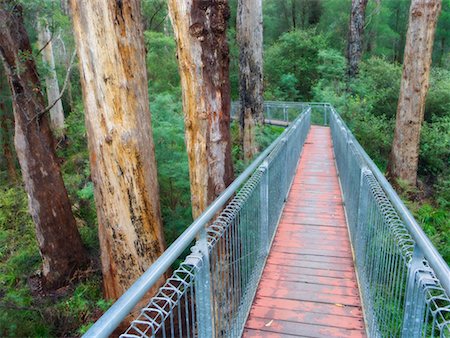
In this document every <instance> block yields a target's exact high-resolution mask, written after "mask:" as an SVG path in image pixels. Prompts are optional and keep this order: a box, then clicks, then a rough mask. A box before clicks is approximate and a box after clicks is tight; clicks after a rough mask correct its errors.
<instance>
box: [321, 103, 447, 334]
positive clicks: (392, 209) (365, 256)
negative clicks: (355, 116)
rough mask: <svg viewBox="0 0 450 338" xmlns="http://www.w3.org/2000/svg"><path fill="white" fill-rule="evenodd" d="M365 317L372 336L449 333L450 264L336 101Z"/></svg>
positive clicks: (339, 159) (333, 122)
mask: <svg viewBox="0 0 450 338" xmlns="http://www.w3.org/2000/svg"><path fill="white" fill-rule="evenodd" d="M322 109H323V110H324V111H325V110H328V112H329V115H330V119H329V120H330V126H331V133H332V138H333V145H334V152H335V158H336V164H337V168H338V173H339V178H340V182H341V186H342V194H343V199H344V204H345V210H346V215H347V222H348V227H349V233H350V238H351V242H352V247H353V250H354V252H355V265H356V272H357V275H358V280H359V285H360V292H361V296H362V301H363V306H364V307H363V310H364V314H365V322H366V326H367V331H368V335H369V336H373V337H385V336H389V337H399V336H401V337H404V338H410V337H435V336H439V337H450V297H449V296H450V292H449V283H448V282H449V278H450V268H449V267H448V265H447V264H446V263H445V261H444V260H443V259H442V257H441V255H440V254H439V252H438V251H437V250H436V248H435V247H434V245H433V244H432V243H431V241H430V240H429V239H428V238H427V237H426V235H425V233H424V232H423V230H422V229H421V228H420V226H419V225H418V224H417V222H416V220H415V219H414V217H413V216H412V215H411V213H410V212H409V210H408V209H407V208H406V206H405V205H404V204H403V202H402V201H401V199H400V198H399V196H398V195H397V193H396V192H395V191H394V190H393V188H392V186H391V185H390V184H389V183H388V181H387V180H386V178H385V177H384V175H383V174H382V173H381V171H380V170H379V169H378V167H377V166H376V165H375V163H374V162H373V161H372V160H371V159H370V157H369V156H368V155H367V153H366V152H365V151H364V149H363V148H362V147H361V145H360V144H359V143H358V141H357V140H356V138H355V137H354V136H353V135H352V133H351V132H350V130H349V128H348V127H347V126H346V124H345V123H344V121H343V120H342V118H341V117H340V115H339V114H338V112H337V111H336V110H335V109H334V108H333V107H332V106H331V105H329V104H324V105H323V108H322Z"/></svg>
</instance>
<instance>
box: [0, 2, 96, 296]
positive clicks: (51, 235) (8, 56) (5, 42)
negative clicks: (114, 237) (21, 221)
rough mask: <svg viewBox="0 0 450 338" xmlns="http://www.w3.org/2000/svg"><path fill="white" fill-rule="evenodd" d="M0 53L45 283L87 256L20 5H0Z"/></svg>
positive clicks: (55, 282)
mask: <svg viewBox="0 0 450 338" xmlns="http://www.w3.org/2000/svg"><path fill="white" fill-rule="evenodd" d="M0 22H1V23H2V29H1V30H0V53H1V56H2V57H3V61H4V66H5V70H6V74H7V77H8V82H9V85H10V88H11V92H12V95H13V110H14V118H15V138H14V141H15V147H16V153H17V157H18V159H19V163H20V167H21V169H22V175H23V181H24V183H25V189H26V191H27V193H28V198H29V207H30V213H31V216H32V217H33V220H34V223H35V224H36V235H37V239H38V243H39V249H40V252H41V255H42V258H43V263H44V266H43V275H44V282H45V285H46V286H47V287H51V288H53V287H57V286H59V285H61V284H62V283H64V282H65V281H67V279H68V278H69V277H70V276H71V275H72V274H73V273H74V272H75V270H76V269H77V268H79V267H81V266H83V265H84V264H85V263H86V262H87V256H86V252H85V249H84V247H83V245H82V243H81V238H80V235H79V233H78V229H77V226H76V222H75V218H74V217H73V214H72V210H71V205H70V202H69V198H68V196H67V191H66V188H65V186H64V182H63V180H62V176H61V171H60V168H59V165H58V159H57V157H56V154H55V152H54V144H53V143H54V141H53V136H52V132H51V130H50V125H49V121H48V117H47V114H40V113H41V112H43V110H44V108H45V105H44V97H43V95H42V92H41V90H40V88H39V78H38V74H37V70H36V65H35V62H34V60H33V59H32V57H31V55H32V51H31V46H30V41H29V39H28V34H27V32H26V30H25V27H24V23H23V18H22V11H21V7H20V5H16V4H15V2H13V1H3V2H2V3H1V5H0Z"/></svg>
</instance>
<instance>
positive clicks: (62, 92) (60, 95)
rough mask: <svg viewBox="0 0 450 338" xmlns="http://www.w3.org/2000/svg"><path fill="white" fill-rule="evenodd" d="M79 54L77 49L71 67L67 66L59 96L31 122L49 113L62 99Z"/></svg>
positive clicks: (71, 59) (71, 60)
mask: <svg viewBox="0 0 450 338" xmlns="http://www.w3.org/2000/svg"><path fill="white" fill-rule="evenodd" d="M76 55H77V53H76V51H75V50H74V51H73V54H72V57H71V58H70V63H69V67H68V68H67V73H66V78H65V79H64V84H63V87H62V89H61V91H60V94H59V96H58V97H57V98H56V100H55V101H53V102H52V103H51V104H49V105H48V106H47V107H45V108H44V109H43V110H41V111H40V112H39V113H37V114H36V115H35V116H34V117H33V118H32V119H31V120H30V122H29V123H31V122H32V121H33V120H34V119H36V118H39V117H40V116H42V115H44V114H45V113H47V112H48V111H50V109H52V108H53V107H54V106H55V104H56V103H57V102H58V101H59V100H61V98H62V97H63V95H64V92H65V91H66V88H67V84H68V83H69V78H70V72H71V71H72V67H73V64H74V60H75V56H76Z"/></svg>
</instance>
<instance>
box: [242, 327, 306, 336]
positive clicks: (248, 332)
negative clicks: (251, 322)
mask: <svg viewBox="0 0 450 338" xmlns="http://www.w3.org/2000/svg"><path fill="white" fill-rule="evenodd" d="M244 336H245V337H248V338H266V337H267V338H290V337H305V336H298V335H290V334H286V333H283V334H281V333H275V332H270V331H263V330H253V329H248V328H245V329H244Z"/></svg>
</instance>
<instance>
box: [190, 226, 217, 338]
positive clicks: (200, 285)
mask: <svg viewBox="0 0 450 338" xmlns="http://www.w3.org/2000/svg"><path fill="white" fill-rule="evenodd" d="M199 235H200V238H199V239H198V241H197V245H196V246H197V247H198V250H199V252H200V253H201V255H202V256H203V257H202V267H201V269H200V271H199V273H198V275H197V279H196V287H195V300H196V312H197V323H198V337H201V338H210V337H215V334H214V331H215V325H214V324H215V323H214V312H213V302H212V290H211V269H210V264H209V248H208V239H207V233H206V227H203V229H202V230H200V233H199Z"/></svg>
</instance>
